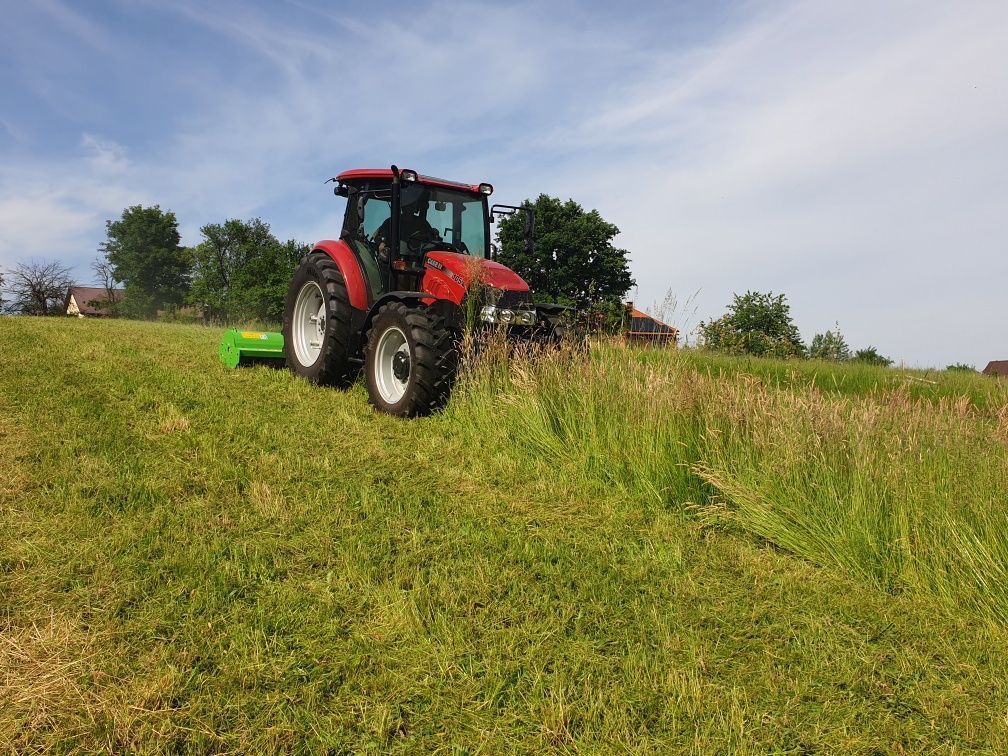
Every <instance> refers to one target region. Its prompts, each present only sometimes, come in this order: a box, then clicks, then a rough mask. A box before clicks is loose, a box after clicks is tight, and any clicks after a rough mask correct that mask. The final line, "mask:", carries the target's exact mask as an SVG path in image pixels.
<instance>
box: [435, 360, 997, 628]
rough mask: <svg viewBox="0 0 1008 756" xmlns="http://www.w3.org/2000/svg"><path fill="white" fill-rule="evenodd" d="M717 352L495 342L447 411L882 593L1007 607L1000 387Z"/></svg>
mask: <svg viewBox="0 0 1008 756" xmlns="http://www.w3.org/2000/svg"><path fill="white" fill-rule="evenodd" d="M715 365H717V363H716V362H715ZM505 366H506V367H507V368H509V369H506V368H505ZM720 367H722V368H725V367H727V368H729V369H730V372H731V373H732V374H733V377H732V379H730V380H725V379H724V378H723V377H722V376H724V374H725V372H726V371H725V370H712V369H711V364H710V363H707V364H704V365H701V364H698V361H697V357H696V356H695V355H693V354H690V353H674V352H671V353H670V352H643V353H642V352H638V351H635V350H630V349H622V348H618V347H613V346H611V345H608V346H603V347H602V348H601V349H600V350H596V352H595V354H594V356H593V358H592V359H583V358H580V357H579V356H578V355H576V354H571V353H562V352H561V353H556V352H544V353H535V354H529V353H527V352H518V353H514V352H512V351H509V350H505V349H502V348H500V347H499V346H497V347H495V348H490V349H485V350H483V352H482V356H481V359H479V360H477V361H476V362H475V363H474V364H472V365H471V367H470V370H469V371H468V374H467V377H466V378H465V379H464V380H463V381H462V384H461V386H460V396H459V399H458V400H457V402H456V403H455V407H454V410H453V411H454V412H455V414H456V416H457V417H458V418H459V420H460V421H462V422H463V423H469V424H472V425H475V426H482V429H483V432H487V430H488V429H487V427H486V426H489V425H492V426H494V427H496V428H498V429H499V428H500V427H506V428H507V429H508V433H509V435H510V440H511V442H512V443H515V444H521V445H523V446H524V447H526V448H527V449H528V451H529V452H530V453H532V454H534V455H537V456H539V457H541V458H543V459H550V460H556V463H557V464H566V465H568V466H569V475H570V478H571V480H572V484H577V485H580V486H582V487H584V488H585V489H586V490H589V491H597V489H598V488H599V487H604V488H606V489H609V490H613V489H615V490H616V491H618V492H619V493H620V494H621V495H624V496H628V497H636V498H637V499H639V500H640V501H642V502H645V501H646V502H650V503H652V504H654V503H664V504H671V505H675V506H681V507H684V508H688V509H690V510H691V511H692V512H694V513H696V514H697V515H698V516H699V517H701V518H702V520H703V521H705V522H709V523H716V524H720V525H728V526H730V527H738V528H742V529H744V530H745V531H748V532H750V533H753V534H755V535H757V536H759V537H761V538H764V539H766V540H767V541H770V542H772V543H774V544H776V545H778V546H780V547H782V548H785V549H787V550H789V551H791V552H794V553H796V554H799V555H801V556H803V557H805V558H808V559H810V560H812V561H814V562H817V563H819V564H825V565H834V566H838V567H840V568H842V569H844V570H846V571H847V572H849V573H851V574H853V575H856V576H857V577H859V578H861V579H863V580H865V581H868V582H870V583H871V584H873V585H876V586H878V587H880V588H883V589H885V590H889V591H911V592H914V593H919V594H924V595H927V596H930V597H932V598H933V599H935V600H937V601H938V602H940V603H941V604H942V605H944V606H946V607H948V608H949V609H954V610H960V611H962V610H965V611H969V612H971V613H975V614H976V615H978V616H980V617H983V618H985V619H987V620H992V621H995V622H998V623H1003V622H1004V621H1006V620H1008V581H1006V578H1008V508H1006V506H1005V504H1006V500H1005V499H1006V492H1008V396H1006V394H1005V391H1004V389H1003V387H1000V386H998V385H997V384H996V383H995V382H989V384H985V383H984V382H983V379H979V378H978V379H976V381H975V382H974V383H960V384H957V385H961V386H962V387H963V388H965V389H966V390H964V391H963V393H961V394H959V395H956V394H955V393H953V392H952V391H950V390H949V388H948V387H947V386H945V385H939V384H938V383H937V382H931V383H922V384H921V385H922V386H925V387H928V388H930V392H925V393H922V392H921V390H920V389H918V388H917V387H911V386H909V385H907V384H908V383H912V381H907V380H906V378H907V376H906V375H903V376H901V375H900V374H899V373H898V372H897V371H888V373H887V371H884V370H878V369H873V368H868V369H863V368H856V369H854V370H852V371H851V374H847V375H843V374H841V376H840V378H841V380H839V381H836V382H835V385H836V386H844V385H846V386H847V389H848V390H846V391H840V390H829V389H828V388H825V389H824V388H821V387H820V386H819V385H817V384H818V380H817V379H813V380H810V381H807V382H805V381H802V380H801V379H800V378H799V377H798V375H797V374H796V373H795V372H794V371H792V372H791V373H790V374H789V373H787V372H785V371H786V370H788V366H787V363H776V364H774V363H770V362H769V361H763V362H761V363H760V365H759V366H758V367H759V368H760V369H759V370H757V371H755V373H753V372H747V371H746V370H744V368H745V367H746V364H745V363H744V362H743V363H741V365H740V364H739V363H738V362H736V363H731V362H728V361H726V362H725V363H724V364H723V365H721V366H720ZM889 373H892V374H893V375H890V374H889ZM788 375H790V379H789V380H782V376H788ZM956 378H957V380H959V381H960V382H961V381H962V378H961V377H958V376H957V377H956ZM854 384H856V385H859V386H860V387H861V388H862V391H861V392H855V391H853V390H852V389H851V386H852V385H854Z"/></svg>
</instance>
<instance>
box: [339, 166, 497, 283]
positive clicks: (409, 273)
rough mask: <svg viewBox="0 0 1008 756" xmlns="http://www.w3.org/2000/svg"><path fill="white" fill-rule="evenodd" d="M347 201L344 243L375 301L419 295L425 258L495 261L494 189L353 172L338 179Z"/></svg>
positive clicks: (407, 174)
mask: <svg viewBox="0 0 1008 756" xmlns="http://www.w3.org/2000/svg"><path fill="white" fill-rule="evenodd" d="M335 180H336V181H337V186H336V189H335V193H336V194H337V195H339V196H343V197H346V198H347V205H346V212H345V214H344V216H343V230H342V232H341V234H340V238H341V239H343V240H344V241H345V242H346V243H347V244H348V245H350V247H351V248H352V249H353V251H354V253H355V254H356V256H357V258H358V260H359V261H360V264H361V267H362V268H363V270H364V273H365V278H366V282H367V285H368V289H369V290H370V293H371V295H372V296H373V297H374V298H376V299H377V298H378V297H379V296H381V294H383V293H385V292H387V291H393V290H406V291H416V290H417V289H418V286H419V281H418V280H417V279H418V278H419V274H420V272H421V271H422V266H423V260H424V256H425V254H426V253H428V252H433V251H438V250H440V251H445V252H454V253H457V254H462V255H469V256H472V257H476V258H484V259H486V258H489V256H490V222H489V217H490V215H489V211H488V208H487V201H486V198H487V196H488V195H489V194H490V192H491V191H493V189H492V187H491V186H490V185H489V184H480V185H477V186H470V185H468V184H460V183H456V182H451V181H445V180H443V179H435V178H432V177H429V176H419V175H418V174H417V173H416V172H415V171H408V170H407V171H401V172H399V175H398V177H397V176H396V175H395V173H394V171H393V170H389V169H385V170H353V171H345V172H344V173H341V174H340V175H339V176H337V177H336V179H335Z"/></svg>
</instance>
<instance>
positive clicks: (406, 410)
mask: <svg viewBox="0 0 1008 756" xmlns="http://www.w3.org/2000/svg"><path fill="white" fill-rule="evenodd" d="M456 342H457V339H456V336H455V334H453V332H452V331H451V330H450V329H449V328H448V327H447V326H446V324H445V322H444V319H443V318H441V317H438V316H437V315H435V314H433V313H432V312H430V311H429V310H428V309H427V308H425V307H408V306H406V305H405V304H403V303H401V302H390V303H389V304H387V305H385V306H384V307H382V308H381V309H380V310H379V311H378V314H377V315H375V318H374V320H373V321H372V325H371V330H370V332H369V333H368V343H367V348H366V350H365V353H364V374H365V378H366V381H367V390H368V397H369V399H370V401H371V404H372V405H374V406H375V407H376V408H377V409H379V410H381V411H382V412H387V413H389V414H390V415H397V416H399V417H418V416H421V415H429V414H431V413H432V412H436V411H437V410H439V409H441V408H442V407H444V405H445V404H447V402H448V397H449V395H450V394H451V388H452V384H453V383H454V381H455V374H456V372H457V369H458V351H457V343H456Z"/></svg>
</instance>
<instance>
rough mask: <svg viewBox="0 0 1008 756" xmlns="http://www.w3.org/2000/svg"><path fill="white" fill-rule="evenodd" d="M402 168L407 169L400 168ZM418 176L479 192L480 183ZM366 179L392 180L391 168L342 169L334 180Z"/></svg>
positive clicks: (443, 184)
mask: <svg viewBox="0 0 1008 756" xmlns="http://www.w3.org/2000/svg"><path fill="white" fill-rule="evenodd" d="M402 170H407V169H405V168H404V169H401V170H400V173H401V172H402ZM417 175H418V176H419V181H420V183H421V184H430V185H432V186H443V187H446V188H448V189H461V190H462V191H464V192H475V193H476V194H479V190H480V185H479V184H466V183H464V182H462V181H449V180H448V179H442V178H435V177H434V176H424V175H423V174H422V173H419V172H418V173H417ZM366 179H387V180H388V181H391V180H392V169H391V168H352V169H350V170H349V171H343V173H341V174H339V175H338V176H337V177H336V180H337V181H339V182H340V183H343V182H346V181H362V180H366Z"/></svg>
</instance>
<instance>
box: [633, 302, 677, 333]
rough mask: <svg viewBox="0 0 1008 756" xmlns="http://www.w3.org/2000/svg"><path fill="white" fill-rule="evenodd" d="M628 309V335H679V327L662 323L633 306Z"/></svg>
mask: <svg viewBox="0 0 1008 756" xmlns="http://www.w3.org/2000/svg"><path fill="white" fill-rule="evenodd" d="M627 309H628V310H629V311H630V323H629V328H628V329H627V333H629V334H630V335H645V334H646V335H655V336H669V337H675V336H678V335H679V329H677V328H674V327H673V326H670V325H668V324H667V323H663V322H661V321H660V320H658V318H656V317H653V316H651V315H648V314H647V313H646V312H641V311H640V310H638V309H637V308H636V307H634V306H632V305H631V306H630V307H628V308H627Z"/></svg>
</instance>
